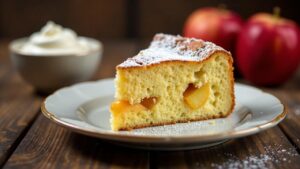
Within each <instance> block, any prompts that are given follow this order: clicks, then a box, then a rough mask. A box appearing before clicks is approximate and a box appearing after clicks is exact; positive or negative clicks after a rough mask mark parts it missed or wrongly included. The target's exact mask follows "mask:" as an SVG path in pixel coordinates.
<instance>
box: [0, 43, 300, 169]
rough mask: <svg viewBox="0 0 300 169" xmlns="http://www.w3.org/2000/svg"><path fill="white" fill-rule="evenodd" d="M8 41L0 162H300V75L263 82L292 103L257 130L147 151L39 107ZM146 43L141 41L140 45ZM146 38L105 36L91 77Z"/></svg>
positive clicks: (3, 46)
mask: <svg viewBox="0 0 300 169" xmlns="http://www.w3.org/2000/svg"><path fill="white" fill-rule="evenodd" d="M7 44H8V41H4V40H2V41H0V168H1V167H4V168H109V167H113V168H247V167H248V168H251V167H252V168H255V167H257V168H279V169H282V168H300V156H299V153H300V150H299V148H300V90H299V88H300V76H299V75H298V76H295V77H294V78H293V79H292V80H291V81H289V82H288V83H287V84H285V85H284V86H281V87H278V88H265V89H264V90H266V91H268V92H271V93H273V94H274V95H276V96H278V97H279V98H280V99H281V100H282V101H283V102H284V103H285V104H286V105H287V107H288V111H289V113H288V115H287V117H286V119H285V120H284V121H283V122H282V123H280V124H279V126H276V127H274V128H272V129H269V130H266V131H264V132H261V133H259V134H256V135H253V136H249V137H245V138H240V139H235V140H231V141H229V142H227V143H225V144H223V145H220V146H216V147H212V148H206V149H200V150H191V151H172V152H158V151H143V150H135V149H128V148H123V147H119V146H115V145H113V144H110V143H107V142H105V141H103V140H100V139H96V138H92V137H88V136H84V135H81V134H77V133H73V132H71V131H69V130H67V129H65V128H63V127H60V126H58V125H56V124H54V123H52V122H50V121H49V120H48V119H46V118H45V117H44V116H43V115H42V114H41V112H40V105H41V102H42V101H43V99H44V97H43V96H39V95H37V94H36V93H35V92H34V90H33V88H32V87H31V86H30V85H29V84H27V83H26V82H24V81H23V80H22V79H21V78H20V77H19V76H18V74H17V72H16V71H15V70H14V69H13V67H12V66H11V63H10V61H9V57H8V55H9V54H8V50H7ZM141 44H142V45H141ZM144 44H145V43H139V42H138V41H133V40H123V41H122V40H119V41H105V43H104V48H105V52H104V57H103V60H102V63H101V66H100V69H99V71H98V72H97V74H96V75H95V76H94V78H93V80H95V79H100V78H106V77H113V76H114V73H115V69H114V66H115V65H116V64H118V63H120V62H121V61H122V60H124V59H125V58H127V57H129V56H133V55H134V54H136V53H137V51H138V50H140V49H141V48H142V47H145V45H144Z"/></svg>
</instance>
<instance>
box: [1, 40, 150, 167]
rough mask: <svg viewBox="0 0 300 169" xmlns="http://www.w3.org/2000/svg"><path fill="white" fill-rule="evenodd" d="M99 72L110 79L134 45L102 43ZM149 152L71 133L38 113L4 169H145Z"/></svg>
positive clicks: (134, 49) (99, 74) (133, 50)
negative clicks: (102, 49) (37, 116)
mask: <svg viewBox="0 0 300 169" xmlns="http://www.w3.org/2000/svg"><path fill="white" fill-rule="evenodd" d="M104 46H105V52H104V56H103V62H102V64H101V66H100V69H99V71H98V72H99V73H98V74H97V75H96V76H95V77H94V78H95V79H97V78H100V77H101V78H105V77H112V76H113V75H114V73H115V70H114V67H115V65H117V64H118V63H120V62H121V61H122V60H123V59H125V58H126V57H129V56H132V55H134V54H135V52H136V45H135V43H134V42H127V41H126V42H122V41H120V42H115V43H111V42H107V43H104ZM148 165H149V164H148V152H146V151H138V150H132V149H126V148H120V147H117V146H114V145H111V144H109V143H106V142H104V141H101V140H99V139H96V138H91V137H87V136H83V135H80V134H75V133H72V132H71V131H68V130H66V129H64V128H62V127H59V126H58V125H56V124H54V123H52V122H50V121H49V120H48V119H46V118H45V117H43V115H42V114H41V115H40V116H39V118H38V119H37V120H36V122H35V123H34V125H33V126H32V128H31V129H30V130H29V132H28V134H27V135H26V137H25V138H24V139H23V140H22V142H21V144H20V145H19V146H18V148H17V149H16V151H15V152H14V154H13V155H12V156H11V158H10V159H9V160H8V162H7V164H6V165H5V167H4V168H146V167H147V166H148Z"/></svg>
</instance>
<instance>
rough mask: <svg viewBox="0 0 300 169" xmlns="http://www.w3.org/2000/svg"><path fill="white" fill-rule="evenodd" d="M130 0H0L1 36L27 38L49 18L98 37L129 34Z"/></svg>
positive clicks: (83, 33) (79, 31)
mask: <svg viewBox="0 0 300 169" xmlns="http://www.w3.org/2000/svg"><path fill="white" fill-rule="evenodd" d="M126 7H127V5H126V0H117V1H103V0H85V1H81V0H51V1H45V0H43V1H39V0H29V1H26V2H25V1H18V0H11V1H5V0H0V37H1V36H2V37H14V38H15V37H23V36H28V35H30V34H31V33H33V32H36V31H38V30H39V29H40V28H41V27H42V26H43V25H44V24H45V23H46V22H47V21H48V20H53V21H55V22H57V23H59V24H62V25H63V26H65V27H70V28H72V29H74V30H75V31H76V32H77V33H78V34H79V35H82V36H90V37H95V38H105V37H109V38H115V37H125V36H126V32H127V29H126V28H127V25H126V16H127V8H126Z"/></svg>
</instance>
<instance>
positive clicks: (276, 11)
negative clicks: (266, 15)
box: [273, 6, 280, 18]
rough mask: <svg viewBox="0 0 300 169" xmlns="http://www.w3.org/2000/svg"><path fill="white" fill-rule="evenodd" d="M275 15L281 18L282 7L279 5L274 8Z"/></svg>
mask: <svg viewBox="0 0 300 169" xmlns="http://www.w3.org/2000/svg"><path fill="white" fill-rule="evenodd" d="M273 16H274V17H275V18H279V17H280V8H279V7H278V6H276V7H274V8H273Z"/></svg>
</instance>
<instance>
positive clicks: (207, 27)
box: [183, 7, 242, 51]
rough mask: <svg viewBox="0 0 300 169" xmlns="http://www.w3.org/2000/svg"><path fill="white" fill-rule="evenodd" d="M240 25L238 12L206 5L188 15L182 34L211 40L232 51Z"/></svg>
mask: <svg viewBox="0 0 300 169" xmlns="http://www.w3.org/2000/svg"><path fill="white" fill-rule="evenodd" d="M241 27H242V19H241V17H240V16H239V15H238V14H236V13H234V12H232V11H229V10H226V9H222V8H212V7H206V8H202V9H198V10H196V11H195V12H193V13H192V14H191V15H190V16H189V17H188V19H187V21H186V23H185V26H184V30H183V35H184V36H186V37H194V38H200V39H203V40H207V41H211V42H214V43H216V44H217V45H220V46H222V47H223V48H225V49H226V50H229V51H234V48H235V43H236V38H237V35H238V33H239V31H240V29H241Z"/></svg>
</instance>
